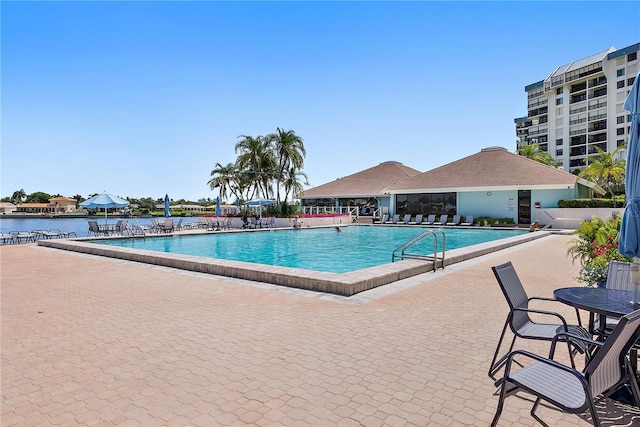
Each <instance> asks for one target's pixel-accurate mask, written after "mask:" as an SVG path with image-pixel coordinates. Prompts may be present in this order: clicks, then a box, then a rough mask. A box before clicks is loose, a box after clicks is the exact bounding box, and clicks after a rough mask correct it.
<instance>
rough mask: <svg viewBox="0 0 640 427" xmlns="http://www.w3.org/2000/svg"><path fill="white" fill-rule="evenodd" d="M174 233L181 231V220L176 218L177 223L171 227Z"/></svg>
mask: <svg viewBox="0 0 640 427" xmlns="http://www.w3.org/2000/svg"><path fill="white" fill-rule="evenodd" d="M173 229H174V230H175V231H182V218H178V222H176V223H175V224H174V226H173Z"/></svg>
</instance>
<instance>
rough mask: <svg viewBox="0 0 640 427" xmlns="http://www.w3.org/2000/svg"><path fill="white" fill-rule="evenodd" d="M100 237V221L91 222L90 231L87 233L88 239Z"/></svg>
mask: <svg viewBox="0 0 640 427" xmlns="http://www.w3.org/2000/svg"><path fill="white" fill-rule="evenodd" d="M92 234H93V235H94V236H99V235H100V228H99V227H98V221H89V231H88V232H87V237H89V236H91V235H92Z"/></svg>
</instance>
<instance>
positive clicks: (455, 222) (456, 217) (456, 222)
mask: <svg viewBox="0 0 640 427" xmlns="http://www.w3.org/2000/svg"><path fill="white" fill-rule="evenodd" d="M459 224H460V215H454V216H453V219H452V220H451V222H447V223H446V224H445V225H459Z"/></svg>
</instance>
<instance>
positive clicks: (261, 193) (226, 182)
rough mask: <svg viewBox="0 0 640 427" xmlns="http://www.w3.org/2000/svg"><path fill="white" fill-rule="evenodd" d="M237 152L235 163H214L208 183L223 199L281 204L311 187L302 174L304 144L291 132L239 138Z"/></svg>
mask: <svg viewBox="0 0 640 427" xmlns="http://www.w3.org/2000/svg"><path fill="white" fill-rule="evenodd" d="M235 152H236V154H237V155H238V156H237V158H236V161H235V162H233V163H227V164H226V165H222V164H221V163H219V162H217V163H216V164H215V167H214V169H213V170H212V171H211V177H212V178H211V179H210V180H209V182H208V183H207V184H209V187H210V188H211V190H216V189H217V190H218V192H219V194H220V198H221V199H223V200H224V199H228V198H232V199H235V200H240V201H247V200H252V199H255V198H265V199H272V200H276V202H277V203H278V204H279V203H280V202H286V201H287V200H289V197H291V199H293V198H294V197H295V195H296V194H297V193H299V192H301V191H302V190H303V186H304V185H309V182H308V179H307V175H306V174H305V173H304V171H303V168H304V159H305V156H306V154H307V153H306V150H305V148H304V142H303V139H302V138H301V137H300V136H298V135H296V133H295V132H294V131H292V130H284V129H281V128H277V129H276V131H275V132H274V133H270V134H268V135H266V136H262V135H258V136H248V135H240V136H239V137H238V141H237V142H236V145H235Z"/></svg>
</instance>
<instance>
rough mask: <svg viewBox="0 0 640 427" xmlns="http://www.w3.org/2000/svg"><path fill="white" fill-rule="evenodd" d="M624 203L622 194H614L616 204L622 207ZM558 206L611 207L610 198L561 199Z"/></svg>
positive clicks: (611, 201)
mask: <svg viewBox="0 0 640 427" xmlns="http://www.w3.org/2000/svg"><path fill="white" fill-rule="evenodd" d="M625 204H626V202H625V197H624V195H620V196H616V206H615V207H618V208H620V207H623V206H624V205H625ZM558 207H559V208H613V207H614V206H613V200H611V199H563V200H558Z"/></svg>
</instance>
